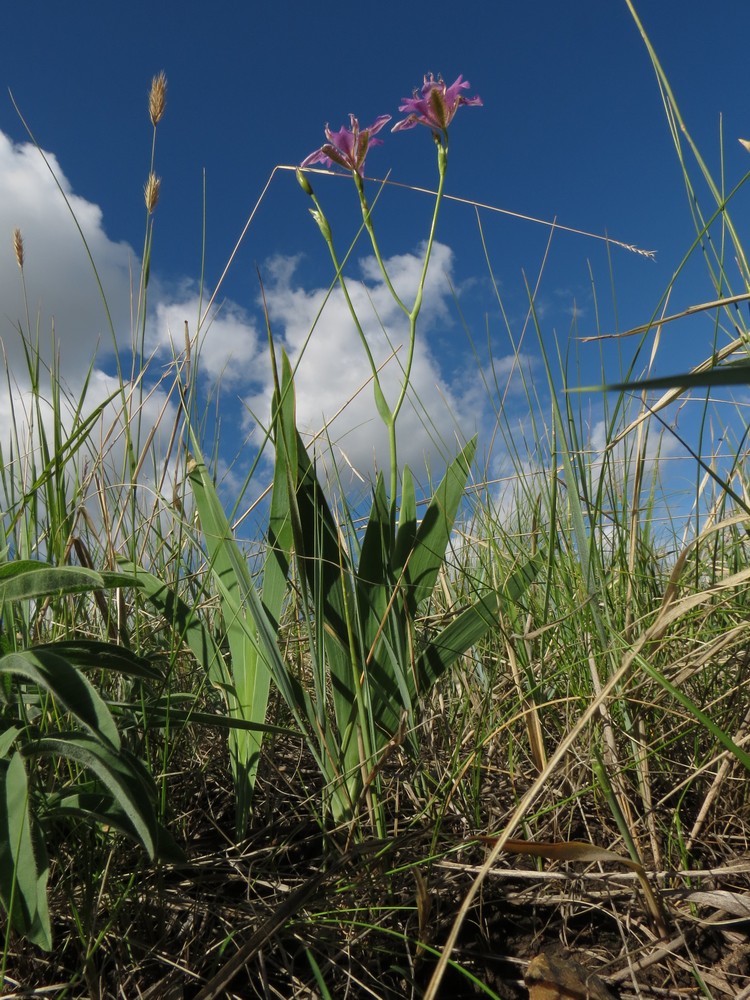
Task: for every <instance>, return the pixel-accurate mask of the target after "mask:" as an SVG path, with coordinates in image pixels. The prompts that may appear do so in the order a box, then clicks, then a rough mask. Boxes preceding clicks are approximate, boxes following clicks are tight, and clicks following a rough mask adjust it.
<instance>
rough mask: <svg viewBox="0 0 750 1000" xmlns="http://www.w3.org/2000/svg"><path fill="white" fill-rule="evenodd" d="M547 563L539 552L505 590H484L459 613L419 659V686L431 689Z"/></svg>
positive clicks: (419, 692)
mask: <svg viewBox="0 0 750 1000" xmlns="http://www.w3.org/2000/svg"><path fill="white" fill-rule="evenodd" d="M543 565H544V559H543V558H542V556H541V554H540V553H537V554H536V555H535V556H534V557H533V558H532V559H530V560H529V561H528V562H527V563H525V564H524V565H523V566H521V567H519V568H518V569H517V570H516V571H515V572H514V573H513V574H512V575H511V577H510V579H509V580H508V582H507V583H506V585H505V587H504V588H503V590H502V592H498V591H494V590H493V591H491V592H489V593H487V594H484V595H483V596H482V597H481V598H479V600H477V601H476V602H475V603H474V604H472V605H471V606H470V607H468V608H466V610H465V611H462V612H461V613H460V614H459V615H457V616H456V617H455V618H454V619H453V621H452V622H451V623H450V624H449V625H447V626H446V627H445V628H444V629H443V630H442V632H440V634H439V635H438V636H436V637H435V638H434V639H433V640H432V641H431V642H430V643H429V644H428V645H427V647H426V648H425V649H424V651H423V652H422V655H421V656H420V658H419V661H418V663H417V677H418V681H419V685H420V690H419V691H418V692H417V695H419V694H424V693H425V692H426V691H428V690H429V689H430V688H431V687H432V685H433V684H434V683H435V681H436V680H437V679H438V678H439V677H440V675H441V674H443V673H444V672H445V671H446V670H447V669H448V668H449V667H451V666H452V665H453V664H454V663H455V662H456V660H457V659H458V658H459V657H460V656H462V655H463V654H464V653H465V652H466V651H467V650H469V649H471V647H472V646H473V645H474V644H475V643H477V642H478V641H479V640H480V639H481V638H482V636H484V635H485V634H486V633H487V632H488V631H489V629H491V628H493V627H497V624H498V613H499V610H500V607H501V605H502V604H503V602H505V601H517V600H518V599H519V598H520V597H521V595H522V594H523V593H524V591H525V590H527V589H528V587H529V586H530V585H531V584H532V583H533V582H534V579H535V578H536V576H537V574H538V573H539V571H540V570H541V568H542V566H543Z"/></svg>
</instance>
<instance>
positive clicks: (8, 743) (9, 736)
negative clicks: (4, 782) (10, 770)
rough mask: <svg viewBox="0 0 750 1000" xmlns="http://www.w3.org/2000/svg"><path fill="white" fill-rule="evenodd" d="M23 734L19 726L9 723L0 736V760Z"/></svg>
mask: <svg viewBox="0 0 750 1000" xmlns="http://www.w3.org/2000/svg"><path fill="white" fill-rule="evenodd" d="M22 732H23V729H22V728H21V726H19V725H17V724H16V723H11V724H10V725H8V726H7V727H6V728H4V729H3V730H2V733H1V734H0V758H3V757H7V756H8V751H9V750H10V748H11V747H12V746H13V744H14V743H15V742H16V740H17V739H18V737H19V736H20V734H21V733H22Z"/></svg>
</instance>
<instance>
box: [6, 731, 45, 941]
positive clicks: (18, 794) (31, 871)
mask: <svg viewBox="0 0 750 1000" xmlns="http://www.w3.org/2000/svg"><path fill="white" fill-rule="evenodd" d="M0 782H1V784H2V789H1V794H0V895H2V901H3V905H4V906H5V909H6V911H7V912H8V913H9V914H10V918H11V921H12V924H13V926H14V927H15V929H16V930H17V931H18V932H19V933H20V934H23V935H24V936H25V937H27V938H28V939H29V940H30V941H32V942H33V943H34V944H36V945H38V946H39V947H40V948H43V949H44V950H45V951H49V950H50V949H51V948H52V928H51V926H50V918H49V911H48V908H47V877H48V874H49V866H48V864H47V856H46V851H45V850H44V846H43V845H42V844H40V843H37V844H35V843H34V837H33V834H32V821H31V811H30V801H29V796H30V789H29V783H28V778H27V775H26V767H25V765H24V761H23V757H22V756H21V754H20V753H19V752H18V751H16V753H14V754H13V756H12V757H11V758H10V761H9V762H8V763H7V765H5V766H3V767H2V768H0Z"/></svg>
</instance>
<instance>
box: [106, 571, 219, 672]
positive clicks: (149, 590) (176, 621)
mask: <svg viewBox="0 0 750 1000" xmlns="http://www.w3.org/2000/svg"><path fill="white" fill-rule="evenodd" d="M120 565H121V566H122V569H123V572H124V573H128V574H129V575H131V576H133V577H137V579H138V582H139V584H140V586H141V587H142V588H143V592H144V594H145V596H146V598H147V599H148V600H149V602H150V603H151V604H152V605H153V606H154V608H155V609H156V610H157V611H158V612H159V613H160V614H161V615H163V617H164V618H165V620H166V621H167V623H168V624H169V626H170V628H171V629H172V630H173V631H174V632H175V634H176V635H177V636H178V637H179V638H180V639H181V640H183V641H184V642H186V643H187V645H188V647H189V648H190V651H191V652H192V654H193V656H194V657H195V658H196V660H197V661H198V663H200V665H201V667H203V669H204V670H205V671H206V674H207V676H208V679H209V681H210V682H211V683H212V684H213V685H214V686H215V687H217V688H218V689H219V690H221V691H224V692H226V690H227V689H228V688H230V687H231V686H232V680H231V676H230V674H229V671H228V670H227V667H226V664H225V663H224V657H223V656H222V653H221V649H220V648H219V644H218V643H217V642H216V640H215V639H214V637H213V635H212V634H211V632H210V631H209V629H207V628H206V626H205V625H204V624H203V622H202V621H201V619H200V616H199V615H198V614H196V612H195V611H194V610H193V609H192V608H191V607H190V606H189V605H188V604H187V602H186V601H184V600H183V599H182V598H181V597H180V596H179V595H178V594H176V593H175V592H174V591H173V590H172V589H171V588H170V587H168V586H167V584H166V583H164V582H163V581H162V580H160V579H159V578H158V577H157V576H154V574H153V573H149V572H148V571H147V570H145V569H142V568H141V567H140V566H136V564H135V563H132V562H127V561H122V562H120Z"/></svg>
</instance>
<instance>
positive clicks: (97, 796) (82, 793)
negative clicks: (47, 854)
mask: <svg viewBox="0 0 750 1000" xmlns="http://www.w3.org/2000/svg"><path fill="white" fill-rule="evenodd" d="M47 812H48V814H49V815H50V816H54V817H55V818H60V819H67V818H70V817H75V818H77V819H83V820H85V821H86V822H88V823H92V822H93V823H100V824H101V825H102V826H107V827H112V828H113V829H115V830H118V831H119V832H120V833H123V834H125V836H127V837H132V836H133V828H132V826H131V824H130V821H129V820H128V817H127V815H126V814H125V813H124V812H123V810H122V809H121V808H120V807H119V806H118V804H117V803H116V802H115V800H114V799H112V798H110V797H109V796H108V795H106V794H103V793H102V790H101V789H97V788H96V786H95V784H94V783H93V782H89V783H87V784H84V785H81V786H78V787H76V788H73V789H70V788H68V789H66V790H65V792H64V793H63V794H61V795H59V796H50V797H49V798H48V800H47ZM156 844H157V846H156V858H157V859H158V860H159V861H164V862H165V863H166V864H173V865H178V864H184V862H185V860H186V858H185V852H184V851H183V850H182V848H181V847H180V846H179V844H178V843H177V841H176V840H175V839H174V837H173V836H172V834H171V833H170V832H169V830H168V829H167V828H166V827H165V826H164V825H163V824H162V823H157V827H156Z"/></svg>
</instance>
